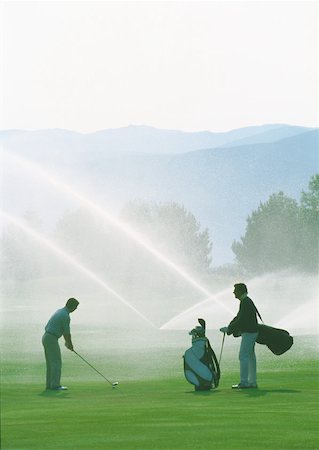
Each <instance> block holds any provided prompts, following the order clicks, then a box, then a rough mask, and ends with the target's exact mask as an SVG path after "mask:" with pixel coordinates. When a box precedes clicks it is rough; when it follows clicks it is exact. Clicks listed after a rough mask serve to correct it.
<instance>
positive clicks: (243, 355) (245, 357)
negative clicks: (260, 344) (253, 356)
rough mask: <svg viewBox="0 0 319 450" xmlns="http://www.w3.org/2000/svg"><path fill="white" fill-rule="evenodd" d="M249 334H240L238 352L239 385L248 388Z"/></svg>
mask: <svg viewBox="0 0 319 450" xmlns="http://www.w3.org/2000/svg"><path fill="white" fill-rule="evenodd" d="M248 334H249V333H242V335H241V344H240V350H239V362H240V384H242V385H244V386H248V367H249V354H250V346H249V336H247V335H248Z"/></svg>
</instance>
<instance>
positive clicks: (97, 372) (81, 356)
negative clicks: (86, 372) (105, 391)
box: [73, 350, 113, 385]
mask: <svg viewBox="0 0 319 450" xmlns="http://www.w3.org/2000/svg"><path fill="white" fill-rule="evenodd" d="M73 353H75V354H76V355H78V356H79V357H80V358H81V359H82V360H83V361H84V362H85V363H86V364H87V365H88V366H90V367H91V368H92V369H93V370H95V372H97V373H98V374H99V375H101V377H103V378H104V380H106V381H107V382H108V383H110V384H112V385H113V383H112V381H110V380H108V379H107V378H106V377H105V376H104V375H103V374H102V373H101V372H99V371H98V370H97V369H96V368H95V367H93V366H92V364H90V363H89V362H88V361H87V360H86V359H84V358H83V356H81V355H79V354H78V353H77V352H76V351H75V350H73Z"/></svg>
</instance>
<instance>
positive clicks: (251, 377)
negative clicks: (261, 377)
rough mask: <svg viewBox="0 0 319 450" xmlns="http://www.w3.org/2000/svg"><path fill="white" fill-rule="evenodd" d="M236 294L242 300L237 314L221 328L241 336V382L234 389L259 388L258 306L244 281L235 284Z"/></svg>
mask: <svg viewBox="0 0 319 450" xmlns="http://www.w3.org/2000/svg"><path fill="white" fill-rule="evenodd" d="M233 293H234V295H235V297H236V298H238V300H239V301H240V306H239V311H238V314H237V316H236V317H235V318H234V319H233V320H232V321H231V322H230V324H229V325H228V327H223V328H221V329H220V331H221V332H223V333H227V334H228V335H230V334H233V336H234V337H238V336H241V345H240V351H239V361H240V382H239V384H234V385H233V386H232V388H233V389H247V388H257V370H256V355H255V343H256V339H257V337H258V322H257V317H256V313H257V310H256V307H255V305H254V303H253V301H252V300H251V299H250V298H249V297H248V295H247V294H248V291H247V286H246V285H245V284H243V283H238V284H235V285H234V291H233Z"/></svg>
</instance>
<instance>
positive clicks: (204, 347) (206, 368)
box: [183, 319, 220, 391]
mask: <svg viewBox="0 0 319 450" xmlns="http://www.w3.org/2000/svg"><path fill="white" fill-rule="evenodd" d="M198 322H199V323H200V326H197V327H195V328H194V329H193V330H192V331H190V332H189V333H188V334H189V335H191V336H192V346H191V348H189V349H188V350H186V352H185V353H184V356H183V358H184V374H185V378H186V380H187V381H188V382H189V383H191V384H193V385H194V386H195V391H208V390H210V389H214V388H217V387H218V384H219V379H220V368H219V364H218V360H217V358H216V355H215V353H214V350H213V349H212V347H211V345H210V342H209V340H208V339H207V337H206V336H205V331H206V324H205V321H204V320H203V319H198Z"/></svg>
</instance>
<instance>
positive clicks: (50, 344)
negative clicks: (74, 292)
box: [42, 298, 79, 391]
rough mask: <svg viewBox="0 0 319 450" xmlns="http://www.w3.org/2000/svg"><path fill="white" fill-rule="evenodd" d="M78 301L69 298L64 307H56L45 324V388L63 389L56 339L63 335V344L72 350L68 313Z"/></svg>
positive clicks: (43, 339)
mask: <svg viewBox="0 0 319 450" xmlns="http://www.w3.org/2000/svg"><path fill="white" fill-rule="evenodd" d="M78 305H79V302H78V301H77V300H76V299H75V298H69V300H68V301H67V302H66V305H65V307H64V308H61V309H58V310H57V311H56V312H55V313H54V314H53V316H52V317H51V318H50V320H49V322H48V323H47V324H46V327H45V333H44V335H43V337H42V344H43V347H44V353H45V361H46V366H47V384H46V388H47V389H52V390H55V391H64V390H66V389H67V387H65V386H61V381H60V380H61V369H62V359H61V350H60V346H59V342H58V340H59V339H60V337H61V336H62V335H63V337H64V340H65V346H66V348H68V349H69V350H71V351H73V344H72V339H71V332H70V313H71V312H73V311H75V310H76V308H77V307H78Z"/></svg>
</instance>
